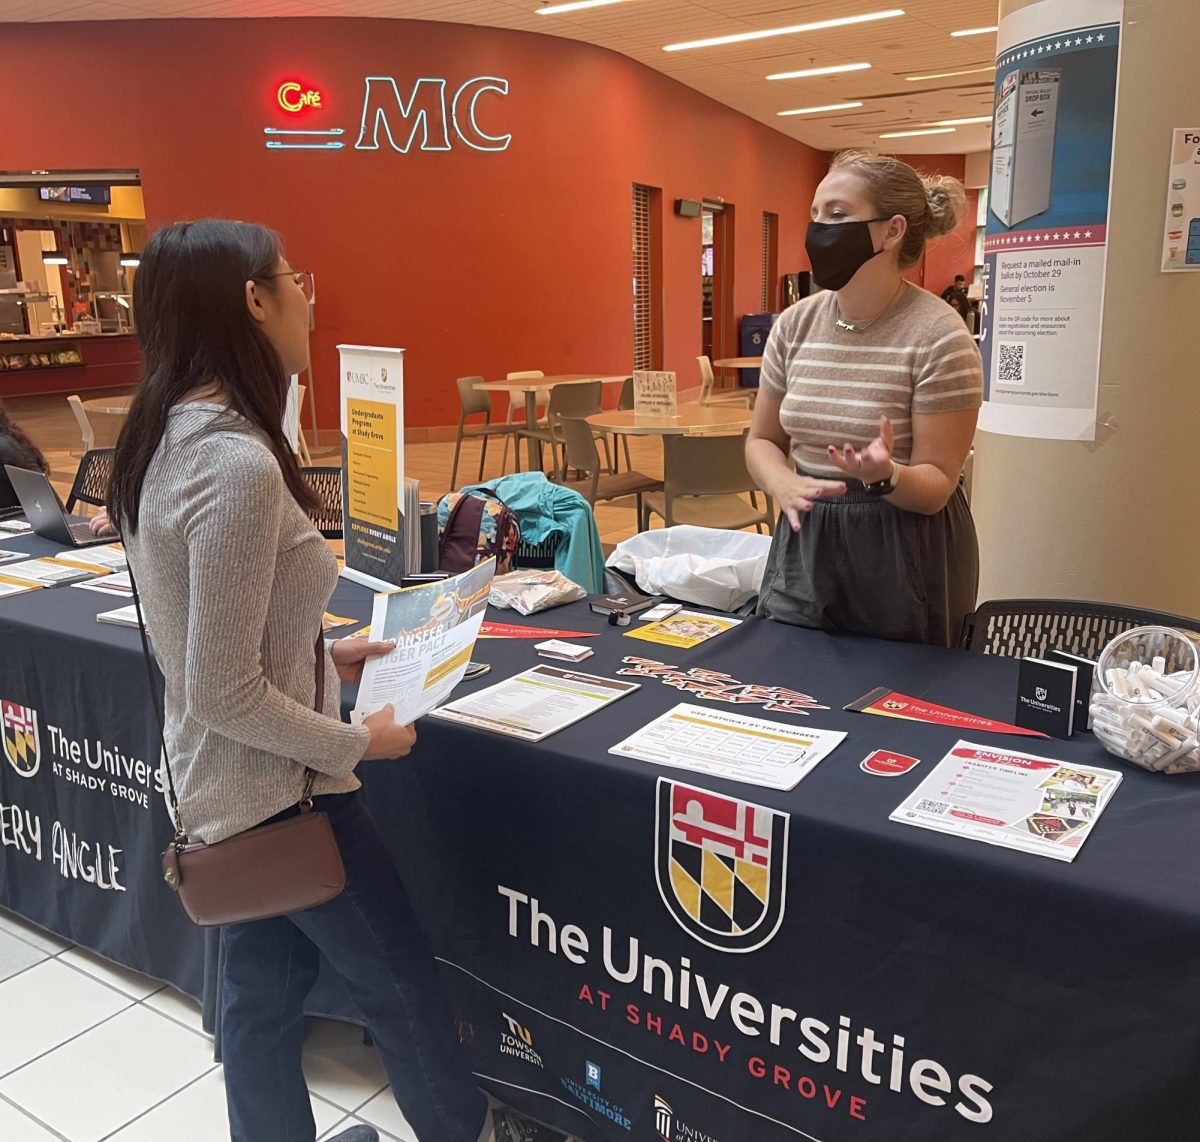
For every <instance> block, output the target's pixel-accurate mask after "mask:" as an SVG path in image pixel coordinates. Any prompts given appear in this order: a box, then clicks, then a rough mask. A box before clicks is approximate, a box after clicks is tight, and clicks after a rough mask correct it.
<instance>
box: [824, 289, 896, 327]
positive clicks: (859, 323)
mask: <svg viewBox="0 0 1200 1142" xmlns="http://www.w3.org/2000/svg"><path fill="white" fill-rule="evenodd" d="M903 289H904V279H903V278H901V279H900V285H899V286H898V287H897V289H896V292H895V293H894V294H892V296H891V297H890V298H888V302H887V304H886V305H885V306H884V307H883V308H882V309H881V310H880V311H879V312H878V313H877V314H875V316H874V317H871V318H868V319H867V320H866V321H857V322H852V321H846V320H844V319H843V317H842V311H841V309H840V307H838V315H837V320H836V321H835V322H834V325H836V326H837V327H838V329H845V330H847V331H848V332H850V333H861V332H862V331H863V330H864V329H869V328H870V327H871V326H872V325H874V324H875V322H877V321H878V320H879V319H880V318H881V317H882V316H883V315H884V314H885V313H887V311H888V310H889V309H891V308H892V306H893V305H894V304H895V301H896V298H898V297H899V296H900V291H901V290H903ZM834 306H835V307H837V302H836V301H834Z"/></svg>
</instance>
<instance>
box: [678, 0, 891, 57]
mask: <svg viewBox="0 0 1200 1142" xmlns="http://www.w3.org/2000/svg"><path fill="white" fill-rule="evenodd" d="M903 15H904V9H903V8H888V9H886V10H885V11H883V12H867V13H864V14H863V15H861V16H838V17H836V18H835V19H832V20H814V21H813V22H812V23H811V24H791V25H789V26H788V27H786V28H764V29H763V30H762V31H761V32H738V33H736V34H735V35H732V36H713V37H712V38H711V39H708V40H688V41H687V42H686V43H681V44H667V45H666V46H665V47H664V48H663V51H664V52H683V51H688V50H689V49H690V48H715V47H718V46H719V45H721V44H744V43H747V42H748V41H750V40H767V39H770V38H771V37H773V36H796V35H800V34H801V33H802V32H820V31H823V30H824V29H826V28H844V27H846V26H847V25H849V24H869V23H871V22H873V21H875V20H891V19H893V18H895V17H896V16H903Z"/></svg>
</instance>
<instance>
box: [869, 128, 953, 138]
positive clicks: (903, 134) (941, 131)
mask: <svg viewBox="0 0 1200 1142" xmlns="http://www.w3.org/2000/svg"><path fill="white" fill-rule="evenodd" d="M953 134H954V128H953V127H927V128H924V129H923V130H920V131H885V132H884V133H883V134H882V135H880V136H879V137H880V138H881V139H911V138H912V137H913V136H914V135H953Z"/></svg>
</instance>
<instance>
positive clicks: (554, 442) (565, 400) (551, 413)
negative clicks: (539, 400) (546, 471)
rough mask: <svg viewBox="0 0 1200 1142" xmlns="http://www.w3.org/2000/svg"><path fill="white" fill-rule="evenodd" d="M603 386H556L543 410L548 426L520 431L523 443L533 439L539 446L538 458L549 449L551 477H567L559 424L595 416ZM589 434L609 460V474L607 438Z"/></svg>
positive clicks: (585, 383) (597, 432)
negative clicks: (596, 440)
mask: <svg viewBox="0 0 1200 1142" xmlns="http://www.w3.org/2000/svg"><path fill="white" fill-rule="evenodd" d="M602 387H603V386H602V385H601V384H600V382H599V381H583V382H581V383H579V384H569V385H555V386H554V388H553V389H551V390H550V404H549V405H548V406H547V409H546V420H547V424H546V426H545V427H544V428H539V427H536V426H535V427H534V428H519V430H518V436H519V437H520V438H522V439H528V438H529V437H532V438H533V439H534V440H536V441H537V442H538V451H539V455H540V453H541V448H542V446H544V445H547V444H548V445H550V451H551V457H552V459H553V461H554V474H555V476H556V477H557V478H558V479H559V480H560V481H561V480H562V479H563V478H564V477H565V475H566V460H565V457H564V459H563V460H561V461H560V460H559V453H560V451H564V448H563V434H562V428H561V426H560V422H561V421H562V419H563V418H564V417H570V418H571V419H574V420H584V419H586V418H587V417H589V416H591V415H592V413H594V412H599V411H600V407H601V406H600V399H601V395H600V394H601V390H602ZM588 431H589V432H591V433H592V435H593V437H595V438H597V439H599V440H601V441H602V442H603V444H604V451H605V453H606V455H607V457H608V470H609V471H610V472H611V471H612V453H611V452H610V451H609V447H608V434H607V433H606V432H605V431H604V429H602V428H592V427H591V425H588Z"/></svg>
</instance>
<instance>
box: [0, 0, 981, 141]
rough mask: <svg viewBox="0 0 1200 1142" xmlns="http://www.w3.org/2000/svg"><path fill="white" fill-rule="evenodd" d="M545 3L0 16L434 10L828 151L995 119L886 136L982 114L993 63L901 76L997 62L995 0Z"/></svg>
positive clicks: (275, 3) (46, 2)
mask: <svg viewBox="0 0 1200 1142" xmlns="http://www.w3.org/2000/svg"><path fill="white" fill-rule="evenodd" d="M539 6H540V4H539V0H133V2H132V3H125V2H124V0H122V2H121V3H110V2H109V0H0V21H28V22H50V21H63V20H142V19H155V18H181V17H182V18H194V19H200V18H216V19H235V18H239V17H275V16H282V17H287V16H299V17H304V16H310V17H311V16H356V17H376V18H391V19H413V20H438V21H443V22H450V23H462V24H482V25H489V26H492V27H497V28H513V29H518V30H521V31H528V32H538V33H542V34H546V35H556V36H565V37H568V38H571V39H577V40H583V41H585V42H587V43H591V44H596V45H598V46H600V47H604V48H609V49H611V50H613V51H616V52H621V53H623V54H624V55H627V56H629V57H631V58H632V59H635V60H638V61H639V62H640V63H643V64H646V65H647V66H648V67H652V68H655V69H656V70H658V71H660V72H662V73H663V74H664V75H668V76H670V77H671V78H673V79H676V80H678V81H679V82H680V83H684V84H687V85H688V86H689V87H693V88H695V89H696V90H697V91H700V92H702V93H703V94H705V95H707V96H710V97H711V98H713V99H715V100H717V101H719V102H721V103H724V104H726V105H728V106H729V107H733V108H735V109H736V110H738V111H741V112H743V113H745V114H746V115H749V116H750V117H751V118H754V119H757V120H759V121H760V122H762V123H766V124H767V125H768V126H770V127H773V128H775V129H776V130H778V131H782V132H783V133H784V134H786V135H789V136H791V137H792V138H794V139H800V140H801V141H803V142H805V143H809V144H811V145H812V146H814V147H818V148H820V149H821V150H838V149H840V148H843V147H863V146H867V147H875V148H878V149H881V150H892V151H898V152H907V153H933V154H962V153H969V152H972V151H982V150H987V148H988V145H989V140H990V127H989V125H988V124H986V123H984V124H976V125H969V126H960V127H957V128H956V129H955V131H954V133H952V134H942V135H929V136H924V137H917V138H908V139H895V140H880V139H879V138H878V136H879V134H880V133H881V132H884V131H894V130H904V129H907V128H915V127H917V126H919V125H920V124H926V123H930V122H934V121H936V120H940V119H961V118H967V117H970V116H974V115H987V114H990V113H991V110H992V74H991V73H990V72H981V73H979V74H975V75H964V76H959V77H955V78H946V79H937V80H928V81H923V82H915V83H914V82H906V80H905V77H906V76H910V75H928V74H930V73H934V72H948V71H959V70H964V69H967V68H972V67H981V66H985V65H987V64H990V63H992V62H994V59H995V39H996V37H995V35H994V34H989V35H978V36H969V37H964V38H958V39H955V38H952V37H951V36H950V32H951V31H955V30H957V29H961V28H974V27H982V26H986V25H989V24H994V23H995V22H996V12H997V7H998V0H949V2H947V0H799V2H796V3H785V2H783V0H627V2H625V3H620V4H614V5H612V6H611V7H605V8H594V9H589V10H585V11H582V12H575V13H570V14H565V15H554V16H538V15H536V14H535V11H534V9H535V8H537V7H539ZM892 7H900V8H903V9H904V10H905V15H904V16H901V17H897V18H894V19H888V20H880V21H877V22H874V23H868V24H859V25H851V26H848V27H842V28H831V29H827V30H824V31H817V32H810V33H806V34H803V35H790V36H780V37H776V38H772V39H766V40H758V41H752V42H750V43H744V44H734V45H728V46H724V47H709V48H700V49H696V50H692V51H684V52H664V51H663V50H662V49H663V45H664V44H668V43H677V42H680V41H686V40H694V39H705V38H708V37H711V36H722V35H728V34H734V33H738V32H746V31H754V30H758V29H763V28H774V27H781V26H787V25H791V24H803V23H810V22H812V21H816V20H826V19H831V18H835V17H838V16H850V15H858V14H861V13H867V12H875V11H881V10H884V9H887V8H892ZM843 63H870V64H871V70H869V71H859V72H851V73H848V74H844V75H833V76H822V77H818V78H813V79H795V80H773V81H770V82H768V81H767V79H766V76H767V75H768V74H770V73H773V72H779V71H794V70H799V69H801V68H809V67H826V66H830V65H833V64H843ZM853 100H861V101H862V104H863V105H862V107H859V108H856V109H854V110H850V111H841V112H832V113H822V114H818V115H811V116H809V115H803V116H795V117H789V118H780V117H779V116H778V114H777V112H779V111H782V110H785V109H788V108H793V107H811V106H823V105H826V104H830V103H843V102H849V101H853Z"/></svg>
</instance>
